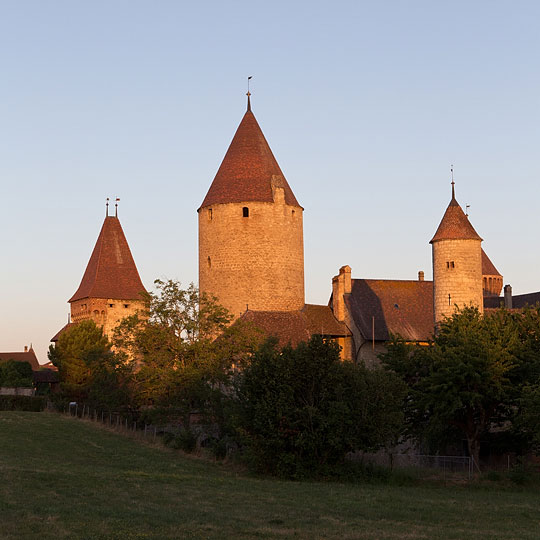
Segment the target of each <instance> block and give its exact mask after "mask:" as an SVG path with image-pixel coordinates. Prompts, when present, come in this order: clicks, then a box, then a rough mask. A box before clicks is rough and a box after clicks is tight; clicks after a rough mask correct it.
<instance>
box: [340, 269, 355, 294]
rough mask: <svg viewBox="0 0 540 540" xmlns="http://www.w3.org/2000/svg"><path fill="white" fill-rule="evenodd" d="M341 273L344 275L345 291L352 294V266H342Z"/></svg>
mask: <svg viewBox="0 0 540 540" xmlns="http://www.w3.org/2000/svg"><path fill="white" fill-rule="evenodd" d="M339 275H340V276H341V275H343V284H344V287H345V290H344V293H345V294H351V290H352V280H351V267H350V266H349V265H347V264H346V265H345V266H342V267H341V268H340V269H339Z"/></svg>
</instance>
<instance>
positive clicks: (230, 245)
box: [199, 188, 304, 318]
mask: <svg viewBox="0 0 540 540" xmlns="http://www.w3.org/2000/svg"><path fill="white" fill-rule="evenodd" d="M274 192H275V193H274V202H273V203H272V202H270V203H267V202H246V203H229V204H216V205H213V206H208V207H205V208H201V209H200V210H199V289H200V291H201V292H203V293H207V294H213V295H215V296H216V297H217V298H218V300H219V302H220V303H221V304H222V305H223V306H224V307H226V308H227V309H228V310H229V311H230V312H231V313H232V315H233V316H234V317H235V318H236V317H239V316H240V315H241V314H242V313H243V312H244V311H246V307H247V306H249V309H251V310H256V311H266V310H268V311H295V310H298V309H302V307H303V306H304V241H303V226H302V213H303V210H302V208H300V207H298V206H289V205H287V204H285V200H284V194H283V189H281V188H276V189H274ZM244 209H247V210H244ZM245 213H247V214H248V215H247V216H245V215H244V214H245Z"/></svg>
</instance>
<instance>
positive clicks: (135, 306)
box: [53, 92, 540, 365]
mask: <svg viewBox="0 0 540 540" xmlns="http://www.w3.org/2000/svg"><path fill="white" fill-rule="evenodd" d="M197 212H198V221H199V289H200V291H201V292H202V293H207V294H210V295H213V296H216V297H217V299H218V301H219V302H220V303H221V304H222V305H223V306H224V307H226V308H227V309H228V310H229V311H230V312H231V314H232V315H233V317H234V319H235V320H238V319H242V320H246V321H251V322H252V323H253V324H254V325H256V326H257V327H259V328H260V329H262V330H263V331H264V332H265V333H266V334H268V335H275V336H276V337H277V338H278V339H279V341H280V343H281V344H286V343H291V344H292V345H296V344H297V343H298V342H300V341H304V340H307V339H309V337H310V336H311V335H313V334H321V335H323V336H325V337H329V338H332V339H334V340H336V341H337V342H338V343H339V345H340V346H341V348H342V353H341V354H342V357H343V358H344V359H351V360H354V361H363V362H365V363H366V364H368V365H369V364H370V363H372V362H374V361H375V359H376V357H377V355H378V354H379V353H380V352H382V350H384V346H385V343H386V342H387V341H388V339H389V337H390V335H391V334H400V335H401V336H402V337H404V338H405V339H407V340H408V341H411V342H420V343H421V342H427V341H428V340H429V339H430V338H431V336H432V335H433V333H434V330H435V328H436V325H437V323H438V322H439V321H441V320H442V319H443V318H444V317H446V316H449V315H451V314H452V313H453V312H454V310H455V309H456V306H458V307H462V306H464V305H474V306H477V307H478V308H479V310H480V311H481V312H483V311H484V309H493V308H496V307H499V305H500V303H501V299H500V298H499V295H500V293H501V289H502V285H503V277H502V275H501V274H500V273H499V272H498V271H497V269H496V268H495V266H494V265H493V263H492V262H491V261H490V259H489V257H488V256H487V255H486V253H485V252H484V251H483V249H482V246H481V244H482V238H481V237H480V236H479V235H478V233H477V232H476V230H475V229H474V227H473V226H472V224H471V223H470V221H469V219H468V216H467V215H466V214H465V213H464V212H463V209H462V208H461V206H460V205H459V203H458V202H457V200H456V197H455V189H454V181H453V179H452V193H451V200H450V203H449V205H448V207H447V209H446V212H445V213H444V215H443V217H442V220H441V222H440V224H439V227H438V228H437V230H436V232H435V235H434V236H433V238H432V239H431V242H430V243H431V246H432V261H433V281H426V280H424V272H419V273H418V279H417V280H373V279H353V278H352V271H351V268H350V267H349V266H343V267H341V268H340V270H339V273H338V275H337V276H335V277H334V278H333V279H332V292H331V296H330V300H329V303H328V305H315V304H306V303H305V294H304V248H303V208H302V206H301V205H300V204H299V202H298V201H297V199H296V197H295V195H294V193H293V191H292V189H291V187H290V185H289V183H288V182H287V180H286V178H285V175H284V174H283V172H282V171H281V168H280V167H279V164H278V162H277V160H276V158H275V157H274V155H273V153H272V151H271V149H270V146H269V144H268V142H267V141H266V138H265V137H264V134H263V132H262V130H261V128H260V126H259V124H258V122H257V120H256V119H255V116H254V114H253V112H252V110H251V102H250V94H249V92H248V102H247V110H246V112H245V114H244V116H243V118H242V120H241V122H240V125H239V126H238V129H237V130H236V133H235V135H234V137H233V139H232V142H231V143H230V146H229V148H228V150H227V152H226V154H225V157H224V158H223V161H222V163H221V166H220V167H219V169H218V171H217V174H216V176H215V178H214V180H213V182H212V184H211V185H210V188H209V190H208V192H207V194H206V197H205V198H204V200H203V202H202V204H201V206H200V208H199V209H198V210H197ZM144 292H145V289H144V287H143V285H142V283H141V280H140V278H139V274H138V272H137V268H136V266H135V263H134V261H133V257H132V256H131V252H130V249H129V246H128V243H127V241H126V238H125V236H124V233H123V231H122V228H121V226H120V222H119V220H118V217H117V216H116V215H115V216H109V215H108V212H107V216H106V218H105V221H104V223H103V227H102V229H101V232H100V234H99V237H98V240H97V242H96V246H95V247H94V251H93V252H92V255H91V257H90V261H89V262H88V266H87V268H86V271H85V273H84V276H83V278H82V281H81V284H80V286H79V288H78V289H77V291H76V292H75V294H74V295H73V297H72V298H71V299H70V300H69V302H70V305H71V320H70V323H69V324H68V326H69V325H71V324H76V323H77V322H79V321H81V320H85V319H92V320H94V321H95V322H96V324H99V325H101V326H102V327H103V329H104V331H105V333H106V334H108V335H110V333H111V331H112V330H113V328H114V327H115V326H116V325H117V324H118V322H119V321H120V320H121V319H122V318H123V317H125V316H127V315H131V314H133V313H135V312H137V311H138V310H140V309H142V307H143V300H142V297H141V293H144ZM538 300H540V293H532V294H530V295H521V296H519V297H514V298H512V296H511V287H510V286H506V287H505V297H504V304H505V305H506V306H507V307H512V302H513V307H522V306H523V305H525V304H526V303H529V304H534V303H535V302H536V301H538ZM65 328H66V327H64V329H65ZM64 329H62V331H63V330H64ZM57 337H58V334H57V336H55V338H53V340H56V339H57Z"/></svg>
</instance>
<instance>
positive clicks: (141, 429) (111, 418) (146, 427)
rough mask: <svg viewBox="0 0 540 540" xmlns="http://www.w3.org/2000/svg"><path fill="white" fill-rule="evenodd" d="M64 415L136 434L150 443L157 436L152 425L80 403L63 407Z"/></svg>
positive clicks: (155, 429) (155, 428) (156, 431)
mask: <svg viewBox="0 0 540 540" xmlns="http://www.w3.org/2000/svg"><path fill="white" fill-rule="evenodd" d="M64 414H67V415H69V416H73V417H76V418H81V419H86V420H90V421H93V422H97V423H100V424H102V425H104V426H107V427H109V428H111V429H114V430H116V431H122V432H124V433H130V434H137V435H138V436H142V437H143V438H144V439H145V440H148V441H152V442H155V441H156V438H157V436H158V434H159V431H158V428H157V427H156V426H154V425H152V424H146V423H145V422H141V421H139V420H136V419H134V418H132V417H127V416H124V415H121V414H120V413H117V412H111V411H105V410H103V409H97V408H93V407H90V406H89V405H84V404H82V403H81V404H79V403H76V402H71V403H70V404H69V405H68V406H67V407H65V409H64Z"/></svg>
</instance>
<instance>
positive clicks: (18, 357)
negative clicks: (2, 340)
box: [0, 347, 41, 371]
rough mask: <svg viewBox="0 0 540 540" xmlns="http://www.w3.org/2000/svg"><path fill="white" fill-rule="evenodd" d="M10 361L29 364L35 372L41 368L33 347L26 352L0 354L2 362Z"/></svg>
mask: <svg viewBox="0 0 540 540" xmlns="http://www.w3.org/2000/svg"><path fill="white" fill-rule="evenodd" d="M9 360H15V361H16V362H28V363H29V364H30V365H31V366H32V370H33V371H37V370H38V369H39V368H40V367H41V366H40V364H39V362H38V359H37V356H36V353H35V352H34V349H32V347H30V349H29V350H28V351H26V352H0V362H7V361H9Z"/></svg>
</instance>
